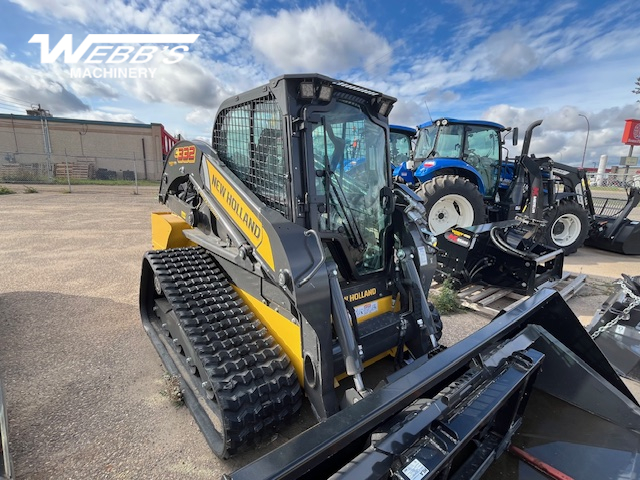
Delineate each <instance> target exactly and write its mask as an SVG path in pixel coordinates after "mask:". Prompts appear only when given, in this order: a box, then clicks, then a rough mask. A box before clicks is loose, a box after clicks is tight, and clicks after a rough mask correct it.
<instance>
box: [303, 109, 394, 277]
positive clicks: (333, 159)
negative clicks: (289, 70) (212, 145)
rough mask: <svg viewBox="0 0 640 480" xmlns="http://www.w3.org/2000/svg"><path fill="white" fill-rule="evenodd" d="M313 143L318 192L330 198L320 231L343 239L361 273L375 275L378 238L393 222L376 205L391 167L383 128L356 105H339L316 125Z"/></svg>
mask: <svg viewBox="0 0 640 480" xmlns="http://www.w3.org/2000/svg"><path fill="white" fill-rule="evenodd" d="M312 140H313V158H314V161H315V169H316V172H317V175H316V180H315V187H316V193H317V194H318V195H323V196H325V197H326V198H327V199H328V209H327V210H328V211H327V212H324V213H322V214H321V215H320V225H318V228H319V230H320V231H321V232H334V233H341V234H344V235H346V236H347V238H348V239H349V243H350V245H351V246H352V247H353V249H352V250H351V252H350V253H349V255H352V256H354V257H355V258H354V260H355V264H356V268H357V270H358V273H359V274H360V275H363V274H367V273H371V272H375V271H379V270H380V269H381V268H382V267H383V252H382V246H381V242H380V237H381V235H382V232H383V231H384V229H385V228H386V227H387V226H388V225H389V224H390V220H391V219H390V216H389V215H388V214H385V213H384V211H383V207H382V204H381V201H380V191H381V190H382V188H383V187H385V186H387V170H388V168H389V166H388V164H387V154H386V132H385V129H384V128H383V127H382V126H380V125H378V124H376V123H374V122H373V121H371V119H370V118H369V117H368V116H367V115H366V114H365V113H364V112H363V111H362V110H361V109H360V108H359V107H357V106H354V105H349V104H346V103H342V102H338V103H337V105H336V107H335V108H334V109H333V110H331V111H330V112H328V113H326V114H324V116H323V117H322V122H320V123H319V124H316V125H315V126H314V128H313V131H312ZM327 193H328V195H327Z"/></svg>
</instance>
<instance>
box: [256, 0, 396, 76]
mask: <svg viewBox="0 0 640 480" xmlns="http://www.w3.org/2000/svg"><path fill="white" fill-rule="evenodd" d="M251 44H252V46H253V48H254V50H255V51H256V52H257V53H258V54H259V55H260V56H262V57H263V58H264V59H266V61H267V62H268V63H269V65H270V66H271V67H272V68H273V69H276V70H278V71H281V72H283V73H284V72H286V73H295V72H315V71H318V72H320V73H326V74H329V75H333V74H336V73H338V72H344V71H348V70H351V69H358V68H364V69H365V70H367V71H368V72H370V73H373V72H376V69H377V67H378V66H380V65H381V64H383V63H384V64H386V63H388V60H389V58H390V56H391V55H392V53H393V52H392V49H391V46H390V45H389V43H388V42H387V41H386V40H385V39H384V38H382V37H380V36H379V35H377V34H376V33H374V32H373V31H371V30H370V29H369V28H368V27H367V26H366V25H364V24H363V23H361V22H359V21H357V20H355V19H353V18H352V17H351V16H349V14H348V13H346V12H345V11H343V10H341V9H340V8H338V7H337V6H336V5H334V4H332V3H327V4H324V5H320V6H317V7H312V8H308V9H306V10H294V11H287V10H280V11H279V12H278V13H277V14H276V15H275V16H270V15H263V16H257V17H256V18H254V20H253V25H252V27H251ZM376 73H377V72H376Z"/></svg>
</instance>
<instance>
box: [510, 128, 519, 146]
mask: <svg viewBox="0 0 640 480" xmlns="http://www.w3.org/2000/svg"><path fill="white" fill-rule="evenodd" d="M511 139H512V141H513V146H514V147H515V146H516V145H518V127H513V129H512V130H511Z"/></svg>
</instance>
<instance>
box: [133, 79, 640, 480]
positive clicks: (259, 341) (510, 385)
mask: <svg viewBox="0 0 640 480" xmlns="http://www.w3.org/2000/svg"><path fill="white" fill-rule="evenodd" d="M394 102H395V99H394V98H392V97H389V96H387V95H384V94H381V93H378V92H375V91H372V90H370V89H368V88H364V87H361V86H357V85H353V84H350V83H347V82H343V81H340V80H335V79H332V78H329V77H326V76H322V75H318V74H299V75H284V76H280V77H277V78H275V79H273V80H271V81H270V82H269V83H267V84H266V85H263V86H261V87H259V88H256V89H254V90H251V91H249V92H246V93H243V94H239V95H237V96H235V97H233V98H231V99H229V100H227V101H225V102H223V104H222V105H221V107H220V109H219V111H218V113H217V116H216V120H215V123H214V127H213V138H212V145H208V144H206V143H205V142H199V141H194V142H188V141H183V142H180V143H178V144H177V145H175V147H174V148H173V149H172V151H171V152H170V154H169V156H168V158H167V159H166V163H165V168H164V173H163V176H162V181H161V186H160V193H159V200H160V202H161V203H162V204H164V205H166V206H167V207H168V208H169V210H170V212H163V213H156V214H153V215H152V239H153V247H154V250H152V251H150V252H147V253H146V254H145V256H144V260H143V265H142V275H141V286H140V308H141V315H142V320H143V325H144V327H145V329H146V331H147V333H148V334H149V336H150V338H151V340H152V342H153V344H154V346H155V347H156V349H157V351H158V353H159V355H160V356H161V358H162V360H163V363H164V364H165V366H166V368H167V370H168V371H169V372H170V373H171V374H174V375H178V376H179V377H180V380H181V385H182V389H183V395H184V400H185V403H186V404H187V406H188V407H189V409H190V410H191V412H192V414H193V416H194V418H195V420H196V422H197V423H198V426H199V427H200V429H201V430H202V432H203V434H204V436H205V438H206V439H207V441H208V443H209V445H210V447H211V448H212V450H213V451H214V452H215V453H216V454H217V455H219V456H220V457H223V458H226V457H229V456H231V455H233V454H235V453H236V452H238V451H240V450H242V449H243V448H247V447H251V446H252V445H253V444H254V443H255V442H256V441H258V440H260V439H261V438H265V437H269V436H270V435H271V434H272V432H273V431H274V430H277V429H278V428H280V427H281V426H283V425H284V424H286V423H288V421H289V419H290V418H291V416H292V415H295V414H296V412H297V411H298V410H299V409H300V407H301V404H302V402H303V401H308V402H309V404H310V405H311V407H312V410H313V412H314V414H315V416H316V418H317V420H318V423H317V425H315V426H313V427H312V428H310V429H309V430H307V431H305V432H303V433H302V434H300V435H298V436H296V437H295V438H293V439H291V440H290V441H289V442H287V443H286V444H285V445H283V446H282V447H280V448H279V449H277V450H274V451H273V452H271V453H269V454H267V455H266V456H265V457H262V458H261V459H258V460H257V461H256V462H255V463H252V464H249V465H247V466H245V467H243V468H241V469H240V470H238V471H236V472H234V473H232V474H230V475H229V478H238V479H240V478H247V479H252V480H254V479H257V478H301V477H308V478H328V477H330V476H335V477H336V478H337V477H344V478H354V479H361V478H403V479H411V480H416V479H424V478H434V479H435V478H438V479H450V478H451V479H454V478H455V479H472V478H483V477H482V476H483V475H485V476H486V475H488V476H486V477H485V478H536V477H533V476H526V475H528V474H523V476H521V477H518V476H517V475H519V474H518V473H516V475H515V476H514V475H512V471H513V470H514V469H515V471H516V472H518V471H522V469H526V468H529V467H526V464H525V462H526V461H529V460H530V459H531V456H532V455H534V456H536V461H538V462H540V463H544V462H549V463H550V464H551V465H550V467H555V468H557V469H561V470H562V469H565V470H566V472H565V473H567V474H574V475H576V476H577V478H580V477H579V475H580V474H581V473H584V472H587V471H589V472H596V473H597V474H598V475H596V477H589V478H612V477H611V475H610V473H611V472H617V473H620V474H623V473H624V474H627V472H629V475H630V476H628V477H624V478H635V476H636V475H637V474H638V472H639V471H640V462H638V461H637V460H638V454H637V450H638V446H640V436H639V435H638V434H637V433H636V431H637V430H640V411H639V409H638V406H637V403H636V401H635V399H634V397H633V395H632V394H631V392H629V390H628V389H627V387H626V386H625V384H624V383H623V382H622V381H621V380H620V378H619V377H618V375H617V374H616V373H615V371H614V370H613V369H612V367H611V366H610V365H609V363H608V362H607V361H606V359H605V358H604V356H603V355H602V354H601V353H600V351H599V350H598V348H597V347H596V346H595V344H594V343H593V341H592V340H591V338H590V337H589V335H588V334H587V333H586V331H585V329H584V328H582V327H581V326H580V324H579V322H578V320H577V318H576V317H575V315H573V313H572V312H571V310H570V309H569V308H568V306H567V305H566V303H565V302H564V300H562V298H561V297H560V296H559V294H557V293H553V292H551V291H546V290H543V291H541V292H539V293H537V294H535V295H534V296H533V297H531V298H530V299H528V300H527V301H526V302H524V303H523V304H521V305H520V306H519V308H517V309H514V310H512V311H510V312H508V313H504V314H503V315H501V316H499V317H497V318H496V319H495V320H494V321H493V322H491V323H490V324H489V325H488V326H487V327H485V328H483V329H481V330H479V331H478V332H476V333H474V334H472V335H471V336H469V337H467V338H465V339H464V340H462V341H460V342H459V343H456V344H454V345H452V346H450V347H449V348H444V347H443V346H441V345H440V344H439V339H440V336H441V331H442V321H441V318H440V315H439V314H438V312H437V310H436V309H435V308H434V307H433V305H432V304H430V303H429V302H428V300H427V299H428V291H429V286H430V284H431V280H432V277H433V274H434V272H435V269H436V248H435V247H434V243H435V240H434V238H433V236H432V235H431V234H430V233H429V231H428V229H427V226H426V223H425V220H424V218H425V214H424V213H425V211H424V204H423V203H422V201H421V199H420V198H419V197H417V196H416V194H415V193H413V192H412V191H411V190H410V189H409V188H407V187H406V186H405V185H394V184H393V182H392V178H391V171H390V167H389V165H390V164H389V157H388V156H389V148H388V121H387V117H388V114H389V112H390V111H391V108H392V107H393V104H394ZM383 359H391V360H392V361H391V362H387V363H391V364H392V365H394V366H395V371H392V372H391V373H389V374H388V375H385V379H384V380H383V381H382V382H376V383H375V385H374V384H373V383H371V384H369V383H368V380H367V378H366V377H367V375H366V373H367V372H368V371H369V370H370V369H371V368H376V366H378V365H381V364H382V363H383V362H382V360H383ZM305 398H306V400H305ZM540 419H542V423H541V421H540ZM567 419H570V421H567ZM548 424H551V425H553V426H554V428H546V427H544V425H548ZM565 424H567V425H565ZM555 427H557V428H555ZM584 428H594V429H595V430H594V432H596V433H595V434H594V435H586V436H585V435H584V432H583V431H582V430H580V429H584ZM512 445H513V446H516V447H519V449H516V448H513V449H511V446H512ZM581 448H585V449H586V448H589V449H590V450H588V453H585V454H584V455H582V454H581V453H580V449H581ZM522 449H524V451H525V452H524V453H525V454H526V456H523V455H520V456H518V457H515V456H510V455H506V454H505V455H502V454H503V453H504V452H506V451H507V450H509V451H513V452H522ZM593 452H596V453H593ZM526 459H529V460H526ZM576 459H578V460H576ZM565 460H566V461H565ZM554 463H555V465H553V464H554ZM636 464H638V466H636ZM600 473H602V474H603V475H599V474H600ZM499 475H502V477H500V476H499ZM607 475H609V476H607ZM583 478H584V477H583ZM614 478H618V477H614Z"/></svg>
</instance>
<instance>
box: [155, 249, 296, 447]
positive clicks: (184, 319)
mask: <svg viewBox="0 0 640 480" xmlns="http://www.w3.org/2000/svg"><path fill="white" fill-rule="evenodd" d="M145 258H146V260H147V261H148V262H149V264H150V266H151V268H152V269H153V271H154V273H155V275H156V277H157V279H158V280H159V282H160V285H161V289H162V292H163V293H164V295H165V297H166V299H167V300H168V301H169V303H170V304H171V306H172V308H173V311H174V313H175V315H176V317H177V319H178V321H179V324H180V326H181V328H182V330H183V332H184V333H185V334H186V336H187V338H188V341H189V342H190V343H191V345H192V346H193V347H194V350H195V352H196V354H197V356H198V359H195V364H196V366H197V367H198V374H199V377H200V378H195V381H196V383H197V384H201V383H202V382H205V381H208V382H209V385H210V386H211V387H212V388H213V392H214V394H215V400H216V402H217V404H218V406H219V408H220V411H221V415H222V418H221V420H222V422H223V424H224V432H221V433H222V435H223V437H224V438H225V444H226V455H227V456H229V455H233V454H234V453H236V452H237V451H238V449H239V448H241V447H243V446H245V445H247V444H252V443H255V442H257V441H259V440H261V439H262V438H264V437H265V436H266V435H268V434H269V433H272V431H273V428H276V427H278V426H280V425H282V424H284V423H285V422H286V421H287V419H288V418H289V417H291V416H292V415H293V414H294V413H296V412H297V411H298V410H299V409H300V407H301V404H302V391H301V387H300V384H299V383H298V378H297V375H296V373H295V370H294V369H293V367H292V366H291V363H290V361H289V358H288V357H287V356H286V354H285V353H284V352H283V351H282V349H281V347H280V346H279V345H278V344H277V343H276V341H275V340H274V338H273V337H272V336H271V335H270V334H269V332H268V331H267V329H266V328H265V327H264V326H263V325H262V324H261V323H260V321H259V320H257V319H256V318H255V316H254V315H253V313H252V312H251V311H250V310H249V308H248V307H247V306H246V305H245V304H244V302H243V301H242V299H241V298H240V297H239V296H238V294H237V293H236V292H235V290H234V289H233V288H232V287H231V285H230V284H229V282H228V281H227V279H226V277H225V275H224V272H223V271H222V270H221V269H220V267H219V265H218V264H217V262H216V261H215V259H214V258H213V257H212V256H211V255H210V254H209V253H208V252H207V251H206V250H205V249H203V248H200V247H196V248H179V249H169V250H160V251H151V252H147V253H146V254H145ZM202 370H204V371H202Z"/></svg>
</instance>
